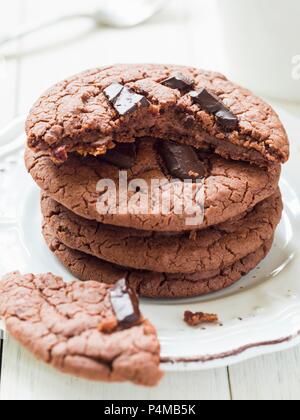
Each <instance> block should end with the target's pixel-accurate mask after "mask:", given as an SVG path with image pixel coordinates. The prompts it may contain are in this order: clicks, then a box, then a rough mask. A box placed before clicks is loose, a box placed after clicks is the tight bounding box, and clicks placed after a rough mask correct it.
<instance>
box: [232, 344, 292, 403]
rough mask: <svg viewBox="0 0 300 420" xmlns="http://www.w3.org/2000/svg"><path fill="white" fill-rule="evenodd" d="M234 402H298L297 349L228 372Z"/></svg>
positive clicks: (243, 364)
mask: <svg viewBox="0 0 300 420" xmlns="http://www.w3.org/2000/svg"><path fill="white" fill-rule="evenodd" d="M230 382H231V388H232V396H233V399H234V400H254V401H255V400H273V401H278V400H283V401H289V400H296V401H297V400H300V348H295V349H293V350H289V351H285V352H281V353H277V354H272V355H268V356H263V357H259V358H257V359H254V360H250V361H248V362H245V363H242V364H240V365H237V366H234V367H232V368H230Z"/></svg>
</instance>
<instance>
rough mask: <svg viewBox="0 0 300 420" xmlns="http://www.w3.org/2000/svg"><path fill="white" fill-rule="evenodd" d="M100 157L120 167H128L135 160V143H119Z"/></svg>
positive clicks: (130, 166)
mask: <svg viewBox="0 0 300 420" xmlns="http://www.w3.org/2000/svg"><path fill="white" fill-rule="evenodd" d="M102 159H103V160H104V161H105V162H108V163H111V164H112V165H115V166H117V167H118V168H120V169H130V168H132V167H133V165H134V164H135V161H136V145H135V143H120V144H118V145H117V146H116V147H115V149H112V150H109V151H108V152H107V153H106V154H105V155H104V156H103V157H102Z"/></svg>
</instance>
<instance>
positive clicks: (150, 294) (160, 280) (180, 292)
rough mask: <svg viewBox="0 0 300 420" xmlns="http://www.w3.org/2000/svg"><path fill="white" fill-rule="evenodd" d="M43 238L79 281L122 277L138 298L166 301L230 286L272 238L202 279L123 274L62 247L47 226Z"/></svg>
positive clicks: (200, 276)
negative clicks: (228, 265) (248, 253)
mask: <svg viewBox="0 0 300 420" xmlns="http://www.w3.org/2000/svg"><path fill="white" fill-rule="evenodd" d="M43 234H44V237H45V240H46V242H47V244H48V246H49V248H50V250H51V251H52V252H53V253H54V255H55V256H56V257H57V259H58V260H59V261H60V262H61V263H62V264H63V265H64V266H65V267H66V268H67V269H68V270H69V271H70V272H71V273H72V274H73V275H75V276H76V277H78V278H79V279H81V280H83V281H87V280H95V281H100V282H103V283H109V284H114V283H115V282H116V281H118V279H119V278H120V276H121V277H124V276H126V278H127V282H128V283H129V285H130V286H131V287H132V288H134V289H135V290H136V291H137V293H138V294H139V295H140V296H142V297H147V298H166V299H169V298H170V299H176V298H188V297H197V296H201V295H206V294H209V293H213V292H217V291H219V290H223V289H225V288H227V287H229V286H231V285H233V284H234V283H236V282H237V281H239V280H240V279H241V278H242V277H243V276H244V275H246V274H248V273H249V272H250V271H251V270H253V269H254V268H255V267H256V266H257V265H258V264H259V263H260V262H261V261H262V260H263V259H264V258H265V257H266V255H267V254H268V253H269V251H270V249H271V247H272V243H273V238H272V239H271V240H268V241H266V242H265V243H264V244H263V246H261V247H260V248H259V249H258V250H256V251H255V252H254V253H252V254H250V255H248V256H246V257H245V258H243V259H241V260H240V261H237V262H236V263H235V264H233V265H232V266H231V267H227V268H225V269H224V270H216V271H214V272H210V273H209V272H207V273H205V275H203V273H202V274H201V273H200V274H197V273H196V274H194V275H187V274H186V275H185V274H165V273H155V272H149V271H137V270H128V269H127V270H126V269H125V268H122V267H119V266H116V265H114V264H111V263H107V262H105V261H102V260H100V259H99V258H96V257H92V256H90V255H87V254H84V253H83V252H79V251H76V250H73V249H71V248H68V247H66V246H65V245H64V244H63V243H62V242H60V241H59V240H58V239H57V238H56V237H55V233H54V232H52V231H51V229H49V227H47V225H44V227H43ZM203 277H204V278H203Z"/></svg>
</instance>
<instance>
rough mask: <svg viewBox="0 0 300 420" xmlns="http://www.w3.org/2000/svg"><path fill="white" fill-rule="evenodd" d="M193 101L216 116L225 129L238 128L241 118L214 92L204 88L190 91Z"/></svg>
mask: <svg viewBox="0 0 300 420" xmlns="http://www.w3.org/2000/svg"><path fill="white" fill-rule="evenodd" d="M190 95H191V97H192V99H193V101H194V102H195V103H196V104H198V105H200V107H201V109H203V110H204V111H206V112H208V113H209V114H213V115H215V116H216V119H217V122H218V123H219V125H220V126H221V127H222V128H223V129H224V130H237V129H238V126H239V120H238V118H237V116H236V115H234V114H233V113H232V112H231V111H230V109H228V108H227V107H226V106H225V105H224V104H223V102H222V101H221V100H220V99H219V98H218V97H217V96H216V95H215V94H213V93H211V92H208V90H207V89H205V88H203V89H201V90H200V91H199V92H195V91H194V92H191V93H190Z"/></svg>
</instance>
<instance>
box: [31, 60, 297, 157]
mask: <svg viewBox="0 0 300 420" xmlns="http://www.w3.org/2000/svg"><path fill="white" fill-rule="evenodd" d="M26 133H27V136H28V145H29V147H30V148H32V149H33V150H35V151H41V150H42V151H47V153H48V152H49V153H50V154H51V155H52V157H53V159H54V160H56V161H58V162H63V161H65V160H66V159H67V157H68V153H70V152H73V151H76V152H79V153H80V154H83V155H86V154H93V155H102V154H105V153H106V152H107V150H109V149H111V148H113V147H114V145H115V144H116V143H118V142H132V141H134V140H135V139H136V138H140V137H145V136H151V137H157V138H161V139H166V140H174V141H177V142H180V143H185V144H189V145H192V146H194V147H195V148H199V149H202V148H205V149H206V150H207V148H209V149H210V150H211V151H214V152H216V153H218V154H220V155H221V156H223V157H225V158H231V159H235V160H246V161H252V162H255V163H256V164H259V165H266V164H268V163H272V162H273V163H284V162H285V161H286V160H287V159H288V156H289V144H288V138H287V134H286V132H285V130H284V127H283V126H282V124H281V122H280V120H279V118H278V116H277V114H276V113H275V111H274V110H273V109H272V108H271V107H270V106H269V105H267V104H266V103H265V102H263V101H262V100H260V99H259V98H257V97H256V96H254V95H253V94H251V93H250V92H249V91H248V90H246V89H244V88H242V87H240V86H238V85H236V84H234V83H232V82H230V81H229V80H227V79H226V78H225V77H224V76H223V75H221V74H218V73H213V72H208V71H202V70H197V69H195V68H189V67H181V66H167V65H158V64H153V65H151V64H147V65H128V64H126V65H125V64H124V65H122V64H120V65H115V66H110V67H105V68H100V69H95V70H90V71H87V72H84V73H81V74H79V75H77V76H74V77H72V78H70V79H68V80H65V81H63V82H61V83H58V84H57V85H55V86H54V87H53V88H52V89H50V90H49V91H47V92H46V93H45V94H44V95H43V96H42V97H41V98H40V99H39V100H38V101H37V103H36V104H35V105H34V107H33V108H32V110H31V112H30V115H29V117H28V119H27V122H26Z"/></svg>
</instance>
